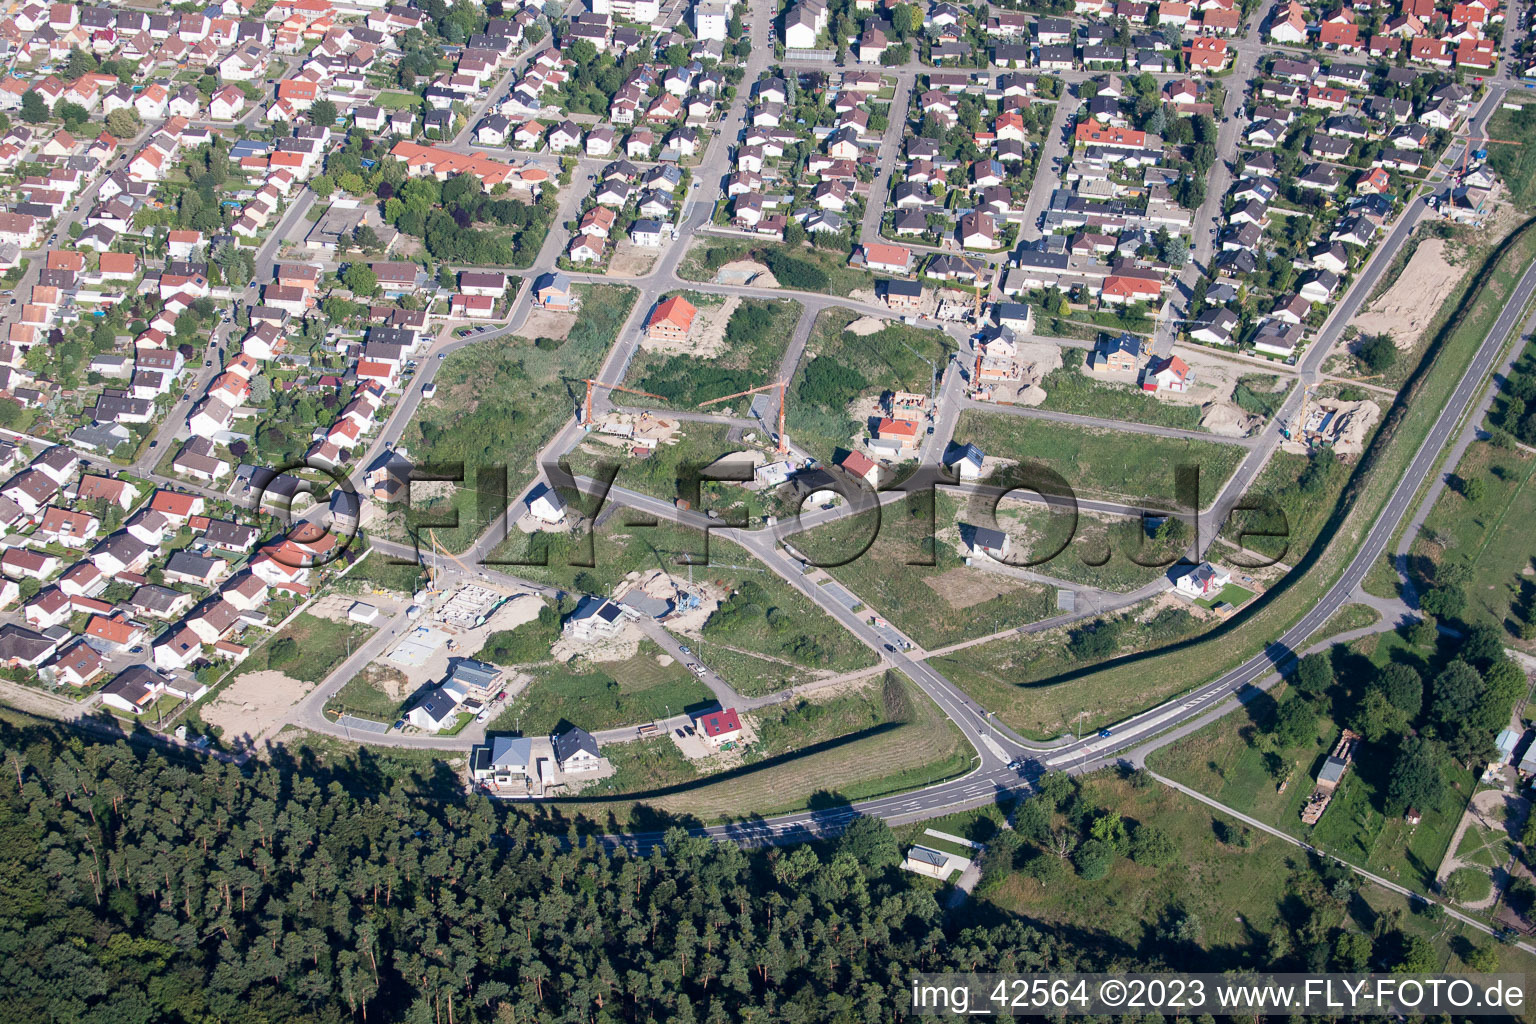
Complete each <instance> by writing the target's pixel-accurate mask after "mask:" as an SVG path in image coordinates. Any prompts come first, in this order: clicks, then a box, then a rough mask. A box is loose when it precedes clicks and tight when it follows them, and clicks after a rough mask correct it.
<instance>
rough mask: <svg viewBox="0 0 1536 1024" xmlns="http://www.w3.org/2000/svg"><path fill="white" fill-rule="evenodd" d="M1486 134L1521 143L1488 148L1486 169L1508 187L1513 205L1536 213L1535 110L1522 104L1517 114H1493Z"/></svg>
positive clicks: (1527, 104)
mask: <svg viewBox="0 0 1536 1024" xmlns="http://www.w3.org/2000/svg"><path fill="white" fill-rule="evenodd" d="M1518 91H1519V90H1518V89H1517V90H1516V92H1518ZM1487 132H1488V134H1489V135H1490V136H1491V137H1492V138H1495V139H1500V140H1509V141H1511V142H1518V143H1520V145H1518V146H1507V145H1499V146H1489V147H1488V166H1489V167H1491V168H1493V170H1494V171H1495V172H1496V173H1497V174H1498V176H1499V178H1500V180H1502V181H1505V182H1508V183H1509V190H1510V196H1511V197H1512V198H1513V199H1514V201H1515V203H1516V205H1518V206H1519V207H1520V208H1521V209H1523V210H1536V108H1533V105H1532V104H1529V103H1525V104H1521V105H1520V109H1519V110H1504V109H1503V108H1500V109H1498V110H1495V111H1494V112H1493V116H1492V117H1491V118H1489V119H1488V128H1487Z"/></svg>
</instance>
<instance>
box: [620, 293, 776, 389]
mask: <svg viewBox="0 0 1536 1024" xmlns="http://www.w3.org/2000/svg"><path fill="white" fill-rule="evenodd" d="M802 308H803V307H802V306H801V305H800V303H798V302H795V301H793V300H790V299H747V300H746V301H744V302H742V303H741V305H739V306H737V307H736V310H735V311H734V312H733V313H732V314H731V319H730V321H729V322H728V323H727V325H726V329H725V342H724V347H723V350H722V351H721V353H720V354H719V355H717V356H714V357H711V358H708V359H704V358H701V357H700V356H698V355H697V354H694V353H689V354H687V355H662V354H660V353H656V352H647V351H645V350H644V349H642V350H640V351H639V352H637V353H635V358H634V361H633V362H631V363H630V367H629V375H628V376H627V377H626V378H625V380H624V383H625V384H626V385H628V386H629V387H632V388H639V389H640V390H641V391H650V392H653V393H655V394H658V395H661V396H662V399H663V401H662V402H661V403H660V404H661V405H663V406H666V407H669V408H674V409H693V408H695V407H697V406H698V404H699V403H700V402H702V401H706V400H708V399H712V398H719V397H721V396H722V395H731V394H735V393H736V392H738V391H746V390H748V389H750V388H755V387H760V386H761V385H764V384H769V383H772V382H773V381H774V380H776V379H777V373H778V369H779V361H780V360H781V359H782V358H783V356H784V352H785V350H786V349H787V348H788V347H789V343H790V339H791V337H793V335H794V333H795V325H796V324H797V323H799V321H800V313H801V310H802ZM695 329H697V328H695ZM774 397H777V395H775V396H774ZM614 399H615V401H617V402H619V403H620V404H625V403H627V402H629V401H646V400H645V399H641V398H639V397H638V396H636V397H634V398H630V396H626V395H625V394H623V393H622V392H618V393H616V394H615V395H614ZM652 401H654V400H652ZM751 402H752V399H751V397H747V398H741V399H737V400H736V401H735V402H733V403H725V402H721V403H719V404H718V405H715V406H711V407H710V409H709V410H708V411H713V412H720V413H730V412H732V411H739V410H741V409H743V408H745V407H747V406H749V405H750V404H751Z"/></svg>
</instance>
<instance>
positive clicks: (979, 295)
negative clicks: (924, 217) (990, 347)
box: [959, 252, 992, 328]
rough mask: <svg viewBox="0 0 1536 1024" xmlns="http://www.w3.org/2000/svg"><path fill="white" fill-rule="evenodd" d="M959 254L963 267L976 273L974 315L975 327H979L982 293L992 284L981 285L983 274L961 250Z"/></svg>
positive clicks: (989, 289) (987, 290) (990, 288)
mask: <svg viewBox="0 0 1536 1024" xmlns="http://www.w3.org/2000/svg"><path fill="white" fill-rule="evenodd" d="M959 256H960V262H961V263H964V264H965V269H966V270H969V271H970V272H971V273H973V274H975V275H976V312H975V316H976V326H977V328H980V327H981V300H982V296H983V294H984V293H986V292H990V291H991V290H992V286H991V283H990V282H989V283H988V284H987V285H985V286H983V285H982V283H981V282H982V280H983V278H984V276H985V275H983V274H982V272H981V271H980V270H978V269H976V264H974V263H972V262H971V261H970V259H969V258H968V257H967V256H966V255H965V253H963V252H962V253H960V254H959Z"/></svg>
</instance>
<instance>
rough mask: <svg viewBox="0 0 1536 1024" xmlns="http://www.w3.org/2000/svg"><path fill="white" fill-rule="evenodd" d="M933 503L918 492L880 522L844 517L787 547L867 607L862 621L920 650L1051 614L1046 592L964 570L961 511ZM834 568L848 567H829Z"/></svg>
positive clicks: (865, 516) (945, 499)
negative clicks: (886, 628) (874, 621)
mask: <svg viewBox="0 0 1536 1024" xmlns="http://www.w3.org/2000/svg"><path fill="white" fill-rule="evenodd" d="M932 502H933V495H932V494H931V493H928V492H915V493H913V494H912V495H910V496H908V497H907V498H905V499H903V500H902V501H899V502H895V503H893V504H890V505H886V506H884V508H883V509H881V510H880V518H879V520H878V522H877V520H876V514H875V512H874V511H870V512H864V513H861V514H859V515H856V516H847V517H845V518H843V519H840V520H837V521H835V522H832V523H828V524H826V525H824V526H819V527H817V528H815V529H814V530H809V531H807V532H805V533H800V534H796V535H795V536H794V537H793V538H792V539H791V543H792V544H794V546H795V547H796V548H797V549H799V550H800V551H801V552H803V553H804V554H806V555H807V556H809V557H810V558H811V559H812V561H813V562H814V563H820V564H824V565H829V566H830V567H829V568H828V569H827V571H828V572H829V573H830V574H831V575H832V576H833V577H834V578H835V579H836V580H837V581H838V582H839V583H842V584H843V585H844V586H846V587H847V588H848V589H849V590H851V591H852V592H853V593H854V594H855V595H856V596H858V597H859V598H860V599H861V600H863V601H864V602H866V603H867V604H868V605H869V608H868V609H867V611H866V613H865V614H871V613H878V614H880V615H882V616H884V617H885V618H887V619H889V620H890V622H891V623H892V624H893V625H894V626H895V627H896V628H897V629H899V630H901V631H902V632H903V633H905V634H906V635H907V636H909V637H911V638H912V640H913V641H915V642H916V643H917V644H919V645H920V646H922V647H925V648H929V649H932V648H935V647H941V646H944V645H946V644H951V643H955V642H956V641H959V640H965V639H969V638H971V637H977V636H984V635H986V634H988V633H996V632H999V631H1001V630H1004V629H1007V628H1009V627H1012V626H1021V625H1024V624H1025V623H1028V622H1035V621H1038V620H1040V619H1043V618H1047V617H1049V616H1050V615H1051V614H1053V613H1054V611H1055V597H1054V594H1053V593H1052V592H1051V591H1050V590H1049V589H1048V588H1046V587H1044V586H1041V585H1039V584H1035V583H1025V582H1022V581H1019V580H1016V579H1013V578H1011V577H1007V576H1003V575H1000V574H998V573H993V572H987V571H985V570H982V569H979V568H975V567H970V566H966V565H965V562H964V559H963V558H961V557H960V555H959V554H958V553H957V552H956V548H955V545H954V541H955V539H957V538H958V531H956V530H955V529H954V528H953V527H952V526H951V525H950V524H953V523H954V522H955V521H956V517H957V515H958V511H957V510H958V507H959V506H958V504H957V503H956V502H955V501H954V500H953V499H952V498H950V497H949V496H947V495H939V496H938V501H937V505H934V504H933V503H932ZM935 529H936V531H937V532H936V533H935V534H934V536H933V537H930V530H935ZM871 537H873V538H874V539H873V542H872V543H871V540H870V539H871ZM930 541H932V543H930ZM838 561H842V562H844V563H845V564H842V565H832V563H834V562H838ZM925 562H931V563H933V564H923V563H925Z"/></svg>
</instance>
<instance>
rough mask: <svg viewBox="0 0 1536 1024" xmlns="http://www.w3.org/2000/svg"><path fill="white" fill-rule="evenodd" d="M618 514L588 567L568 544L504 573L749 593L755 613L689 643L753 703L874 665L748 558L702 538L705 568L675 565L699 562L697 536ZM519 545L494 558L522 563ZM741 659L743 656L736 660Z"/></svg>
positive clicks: (597, 588) (589, 585) (748, 611)
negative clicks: (816, 676)
mask: <svg viewBox="0 0 1536 1024" xmlns="http://www.w3.org/2000/svg"><path fill="white" fill-rule="evenodd" d="M625 517H626V513H624V512H619V513H617V514H616V515H614V516H613V517H612V518H610V519H608V520H607V521H606V522H605V523H604V524H603V526H602V527H601V528H599V530H598V533H597V535H596V537H595V538H594V539H593V558H592V561H593V562H594V563H595V564H594V565H593V566H591V567H582V566H573V565H571V564H570V558H571V555H572V554H573V552H572V549H571V546H570V545H571V541H570V540H569V539H565V543H564V544H560V545H558V546H555V547H554V548H552V550H551V551H550V554H549V562H550V564H549V565H548V566H508V567H507V569H508V571H509V572H513V573H516V574H517V575H519V576H523V577H526V578H528V579H531V580H537V581H539V582H544V583H551V584H554V585H557V586H560V587H563V588H566V589H571V590H578V591H589V592H594V593H596V592H601V593H610V592H611V591H612V590H613V588H614V587H615V586H616V585H617V584H618V582H619V581H620V580H622V579H624V577H625V576H626V575H628V574H629V573H632V572H643V571H647V570H650V569H657V568H665V569H666V570H667V571H669V572H671V573H673V574H674V575H675V576H676V578H677V579H678V580H679V581H680V582H682V583H685V584H686V583H687V582H688V580H689V579H690V577H691V578H692V579H694V580H696V581H698V582H700V583H704V582H708V583H710V584H712V585H714V586H716V587H719V588H720V589H722V590H726V591H740V590H742V589H743V588H744V587H746V586H749V585H750V586H751V587H752V588H754V597H755V601H754V602H753V604H754V605H755V607H752V608H743V609H742V614H740V615H736V616H733V617H731V618H730V621H729V623H728V624H726V623H725V622H724V621H723V620H722V621H718V622H716V623H715V624H714V625H707V626H706V627H705V630H704V633H703V639H702V641H700V642H699V643H697V644H694V647H695V652H696V653H697V654H698V656H699V658H700V660H702V661H704V663H705V664H707V665H709V667H710V668H712V669H714V670H715V671H716V672H718V673H719V674H720V676H721V678H723V679H725V680H726V681H727V682H728V683H730V684H731V686H732V687H734V688H735V689H736V690H737V691H738V692H740V693H744V694H747V695H748V696H755V695H758V694H764V693H773V692H775V691H777V690H782V689H784V688H785V687H787V686H790V685H793V684H795V683H802V682H806V681H807V679H808V676H807V670H816V671H830V672H850V671H853V670H855V669H861V668H866V667H868V666H870V665H873V664H874V663H875V656H874V653H873V652H871V651H870V650H869V649H868V648H866V647H865V646H864V645H863V644H861V643H859V642H858V641H857V640H855V639H854V637H853V635H852V634H850V633H849V632H848V631H847V630H845V629H843V628H842V627H841V626H839V625H838V624H837V622H836V621H835V620H834V619H833V618H832V617H831V616H830V615H828V614H827V613H826V612H824V611H822V610H821V609H820V608H818V607H816V606H815V605H814V604H812V603H811V600H810V599H809V598H808V597H806V596H805V595H803V594H801V593H800V592H799V591H797V590H795V589H794V588H793V587H791V586H790V585H789V584H788V583H786V582H785V581H784V580H782V579H780V578H779V577H778V576H776V575H775V574H774V573H772V572H770V571H768V570H767V569H766V568H763V567H761V566H759V565H758V564H757V563H756V561H755V560H754V559H753V557H752V556H751V555H750V554H748V553H747V551H746V550H745V549H744V548H742V547H740V546H738V545H736V544H733V543H731V542H730V541H728V540H722V539H721V538H719V537H711V538H709V547H708V553H709V564H707V565H705V564H699V565H695V566H693V568H692V571H691V573H690V570H689V568H688V566H686V565H677V564H675V563H674V558H675V557H676V556H678V555H680V554H689V553H693V554H697V555H698V557H699V558H701V559H702V558H703V556H704V552H705V538H704V535H703V534H702V533H700V532H698V531H694V530H689V529H686V528H684V527H679V526H676V525H674V524H671V523H662V524H660V525H657V526H654V527H625V526H624V525H623V524H624V522H625V521H626V519H625ZM525 542H526V538H525V536H524V535H523V534H521V533H517V534H515V536H514V537H513V539H512V540H510V541H509V542H508V544H507V545H505V546H504V547H503V548H502V549H498V551H497V552H496V554H495V555H493V557H507V556H509V554H511V553H513V552H514V551H515V553H516V555H517V557H527V554H528V553H527V549H526V547H525V546H524V543H525ZM742 652H744V653H742Z"/></svg>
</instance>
